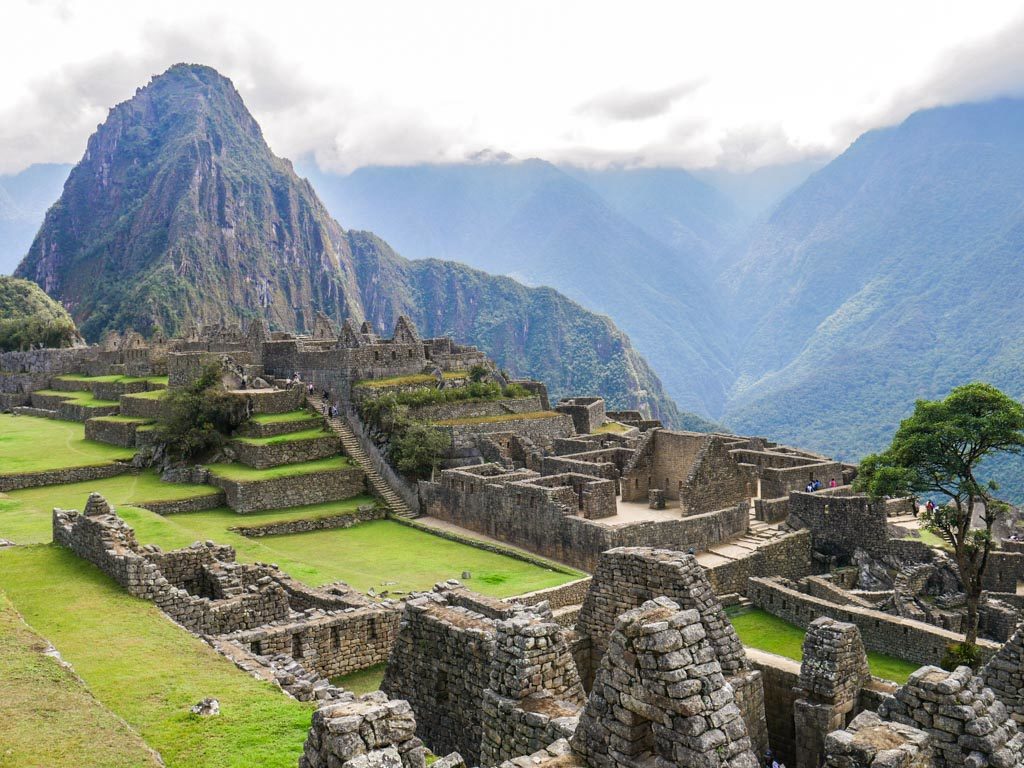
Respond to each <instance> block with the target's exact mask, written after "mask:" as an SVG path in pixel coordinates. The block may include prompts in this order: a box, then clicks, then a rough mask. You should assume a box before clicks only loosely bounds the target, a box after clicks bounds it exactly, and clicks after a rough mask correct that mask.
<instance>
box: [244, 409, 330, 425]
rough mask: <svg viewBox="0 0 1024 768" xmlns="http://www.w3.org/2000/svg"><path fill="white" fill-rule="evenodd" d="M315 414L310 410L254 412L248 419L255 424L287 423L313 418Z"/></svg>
mask: <svg viewBox="0 0 1024 768" xmlns="http://www.w3.org/2000/svg"><path fill="white" fill-rule="evenodd" d="M315 418H317V414H315V413H313V412H312V411H307V410H301V411H287V412H286V413H256V414H253V415H252V416H250V417H249V420H250V421H252V422H255V423H256V424H289V423H291V422H293V421H306V420H307V419H315Z"/></svg>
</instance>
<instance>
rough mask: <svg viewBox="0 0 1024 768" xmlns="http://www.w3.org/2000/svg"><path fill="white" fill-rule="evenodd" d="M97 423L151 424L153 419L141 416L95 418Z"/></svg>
mask: <svg viewBox="0 0 1024 768" xmlns="http://www.w3.org/2000/svg"><path fill="white" fill-rule="evenodd" d="M93 418H94V419H95V420H96V421H109V422H113V423H115V424H150V423H152V421H153V420H152V419H144V418H142V417H141V416H93Z"/></svg>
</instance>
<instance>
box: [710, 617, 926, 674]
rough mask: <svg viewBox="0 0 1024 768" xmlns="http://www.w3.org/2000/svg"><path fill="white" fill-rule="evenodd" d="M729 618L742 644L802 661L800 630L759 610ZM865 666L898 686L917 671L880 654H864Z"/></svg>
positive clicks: (802, 635)
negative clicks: (866, 658) (865, 658)
mask: <svg viewBox="0 0 1024 768" xmlns="http://www.w3.org/2000/svg"><path fill="white" fill-rule="evenodd" d="M730 618H731V620H732V625H733V627H735V628H736V634H737V635H739V637H740V641H742V643H743V644H744V645H749V646H750V647H751V648H758V649H760V650H762V651H768V652H769V653H774V654H777V655H779V656H785V657H786V658H788V659H794V660H795V661H800V660H801V659H802V658H803V642H804V635H805V634H806V633H805V632H804V630H802V629H800V627H796V626H794V625H792V624H790V623H789V622H786V621H783V620H782V619H780V618H778V617H776V616H772V615H771V614H770V613H768V612H766V611H762V610H759V609H753V610H746V611H742V612H740V613H737V614H735V615H733V616H731V617H730ZM868 666H869V667H871V674H873V675H874V676H875V677H881V678H884V679H886V680H892V681H893V682H896V683H900V684H903V683H905V682H907V678H908V677H910V675H911V673H912V672H914V671H915V670H917V668H918V665H917V664H912V663H911V662H908V661H903V660H901V659H896V658H893V657H892V656H886V655H884V654H881V653H868Z"/></svg>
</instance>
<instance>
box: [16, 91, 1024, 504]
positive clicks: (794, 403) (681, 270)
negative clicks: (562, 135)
mask: <svg viewBox="0 0 1024 768" xmlns="http://www.w3.org/2000/svg"><path fill="white" fill-rule="evenodd" d="M299 170H300V172H301V173H303V174H305V175H306V176H307V177H308V178H309V180H310V182H311V184H312V187H311V188H310V189H309V191H308V194H309V195H313V193H312V189H315V190H316V191H317V193H319V196H320V199H322V200H323V202H324V205H325V206H326V210H329V211H330V212H331V213H332V214H333V215H334V216H335V217H336V218H337V219H338V220H340V221H341V222H342V223H343V224H344V225H345V226H346V227H352V228H354V229H372V230H373V231H374V232H376V233H378V234H379V235H380V236H381V237H382V238H384V239H386V240H387V241H388V242H389V243H390V244H391V245H392V246H394V248H395V250H394V251H393V250H391V248H388V247H387V246H386V245H384V243H383V242H382V241H381V240H379V239H378V238H376V237H373V236H370V235H363V234H359V235H358V236H357V235H356V234H355V233H353V232H351V231H348V232H345V231H344V230H341V231H342V232H344V235H343V237H342V239H343V241H344V243H345V245H344V246H342V247H340V249H339V253H341V254H343V255H344V254H349V255H350V256H347V257H346V258H349V257H350V258H351V267H350V269H351V270H352V275H353V276H354V280H355V281H356V283H357V285H358V292H359V302H360V308H361V310H362V311H364V312H365V313H366V314H367V315H369V316H370V317H373V318H374V319H376V320H378V321H379V322H381V323H386V322H387V321H388V320H389V319H390V318H391V317H393V315H394V313H395V312H397V311H406V312H409V313H410V314H412V315H413V316H415V317H416V318H417V320H418V322H420V323H421V324H422V325H423V326H424V327H425V329H426V330H427V331H428V332H441V331H453V332H457V333H458V334H459V335H465V336H466V337H469V338H473V339H476V340H477V341H481V342H483V343H484V346H486V347H487V348H488V349H489V351H491V352H492V353H494V352H495V350H499V349H501V347H502V346H503V344H505V343H506V341H507V339H508V338H509V336H510V335H514V336H515V337H516V341H515V343H514V344H512V347H514V350H510V351H509V352H508V357H509V358H510V359H516V360H517V361H519V362H520V363H522V364H523V365H528V366H534V370H536V366H541V367H543V366H544V361H546V360H548V359H549V358H550V357H552V356H555V357H557V356H558V355H559V350H560V349H561V348H562V347H561V346H560V345H562V344H568V345H570V347H571V348H572V349H573V350H574V351H573V354H574V355H575V356H576V357H575V364H576V366H577V370H579V371H582V373H581V374H580V378H577V379H575V380H574V379H573V376H574V374H573V373H572V372H571V371H570V369H571V368H572V366H571V365H569V364H568V363H566V364H565V365H563V366H562V368H563V371H562V372H561V373H558V374H557V377H558V381H559V382H560V386H561V385H565V386H566V390H565V391H569V389H570V388H571V389H574V391H581V390H582V389H584V388H585V386H583V384H584V383H595V382H598V381H601V382H604V383H607V384H609V385H613V384H614V379H615V377H616V376H619V375H622V371H623V368H622V367H616V366H612V367H611V368H607V367H606V366H605V364H604V363H603V362H602V361H603V360H604V358H605V356H606V355H608V354H613V353H611V352H609V351H607V350H608V348H609V347H608V344H606V343H605V341H602V340H607V341H608V342H609V343H610V344H611V346H615V345H617V344H619V343H620V342H619V341H613V340H617V339H620V338H621V339H622V343H624V344H626V345H627V346H625V347H623V348H622V349H623V350H628V351H622V352H621V353H619V352H617V353H614V354H615V355H619V357H617V358H616V359H624V358H629V359H630V360H632V361H633V362H631V363H629V364H628V365H627V366H626V367H629V366H630V365H635V366H636V370H637V373H635V374H630V376H631V383H630V384H629V387H627V388H632V389H636V388H638V387H639V388H642V387H643V386H647V385H645V384H638V382H640V381H647V382H650V381H652V380H654V381H656V377H653V373H650V371H649V369H647V368H646V363H643V361H642V358H640V356H639V355H636V354H635V353H632V350H629V349H628V342H627V341H625V340H624V338H623V337H621V335H620V336H616V335H615V333H616V332H614V331H611V330H607V329H609V328H612V326H611V325H610V324H607V325H605V326H602V327H603V328H605V330H602V331H600V332H596V331H595V330H594V328H596V327H598V326H601V324H602V323H603V322H606V321H601V320H599V318H597V317H595V316H594V315H591V314H589V313H584V312H583V311H582V309H580V308H579V307H575V305H573V304H571V303H565V304H561V303H559V301H560V300H559V299H558V298H556V297H558V296H559V294H558V293H556V292H555V291H550V290H537V289H529V290H528V289H526V288H524V287H523V286H522V285H520V284H518V283H515V282H512V281H510V280H509V281H503V280H501V279H496V278H491V277H488V276H485V275H481V274H480V273H479V272H474V271H473V269H470V268H476V269H484V270H488V271H491V272H497V273H500V274H504V275H508V276H510V277H513V278H516V279H517V280H519V281H522V282H523V283H525V284H527V285H531V286H541V285H544V286H551V287H552V288H554V289H556V290H557V291H558V292H560V293H564V294H566V295H568V296H569V297H570V298H572V299H574V300H576V301H577V302H579V303H580V304H582V305H583V306H585V307H587V308H588V309H591V310H595V311H597V312H600V313H603V314H607V315H609V316H610V317H611V318H612V320H614V321H615V323H617V324H618V325H620V326H621V327H622V328H623V329H624V330H625V331H626V332H627V333H629V335H630V337H631V338H632V339H633V340H634V342H635V344H636V346H637V349H638V351H639V352H640V353H642V354H643V356H644V357H646V358H647V359H648V360H650V361H651V363H652V366H653V368H654V370H655V371H657V372H658V374H660V375H661V376H662V377H663V379H664V382H665V389H666V390H667V392H668V394H669V395H670V396H671V397H672V398H674V399H675V400H676V401H677V402H679V403H680V404H681V405H682V406H683V407H684V408H686V409H688V410H694V411H697V412H699V413H700V414H702V415H704V416H706V417H710V418H713V419H716V420H720V421H721V422H722V423H723V424H725V425H726V426H728V427H729V428H732V429H734V430H736V431H738V432H743V433H758V434H766V435H769V436H772V437H774V438H777V439H780V440H784V441H788V442H793V443H796V444H799V445H803V446H806V447H808V448H817V449H820V450H823V451H827V452H831V453H833V454H837V455H839V456H841V457H842V458H845V459H850V460H853V459H856V458H858V457H859V456H860V455H862V454H863V453H865V452H867V451H870V450H874V449H876V448H879V447H881V446H882V445H884V444H885V442H886V441H887V440H888V439H889V437H890V436H891V434H892V432H893V430H894V429H895V427H896V425H897V424H898V422H899V419H900V418H902V417H903V416H904V415H906V414H907V413H909V411H910V410H911V408H912V406H913V401H914V399H915V398H918V397H928V398H932V397H940V396H942V395H944V394H945V393H946V392H948V391H949V389H950V388H952V387H953V386H955V385H956V384H959V383H963V382H965V381H970V380H977V379H980V380H987V381H991V382H993V383H995V384H996V385H997V386H999V387H1001V388H1003V389H1005V390H1006V391H1007V392H1009V393H1010V394H1012V395H1014V396H1017V397H1019V398H1020V397H1024V377H1022V375H1021V373H1022V369H1024V341H1022V339H1024V319H1022V317H1024V257H1022V254H1024V101H1019V100H999V101H993V102H989V103H984V104H965V105H958V106H954V107H944V108H939V109H932V110H926V111H922V112H919V113H916V114H914V115H912V116H911V117H910V118H908V119H907V120H906V121H905V122H904V123H902V124H901V125H898V126H893V127H891V128H885V129H880V130H876V131H871V132H868V133H866V134H864V135H863V136H861V137H860V138H859V139H858V140H857V141H856V142H855V143H854V144H853V145H852V146H851V147H850V148H849V149H848V150H847V151H846V152H844V153H843V154H842V155H841V156H839V157H837V158H835V159H834V160H832V161H831V162H828V163H823V161H821V160H816V159H812V160H808V161H806V162H803V163H799V164H794V165H792V166H785V167H779V168H775V169H762V170H760V171H757V172H754V173H751V174H730V173H726V172H722V171H700V172H694V173H688V172H686V171H681V170H672V169H648V170H643V169H638V170H616V169H611V170H604V171H593V170H585V169H580V168H567V167H556V166H554V165H552V164H550V163H547V162H544V161H541V160H516V159H514V158H510V157H508V156H505V155H501V154H500V153H491V154H489V155H488V156H486V157H481V158H477V159H475V160H474V161H472V162H467V163H464V164H449V165H420V166H411V167H395V168H384V167H368V168H362V169H359V170H357V171H355V172H353V173H351V174H348V175H338V174H331V173H326V172H324V171H322V170H321V169H319V168H317V167H316V165H315V164H313V163H311V162H300V163H299ZM243 172H247V171H246V170H245V169H239V170H237V171H235V173H237V174H242V173H243ZM54 175H59V174H56V173H55V172H54ZM289 178H290V177H289ZM6 181H7V180H6V179H0V183H2V186H0V189H4V190H6V191H7V195H6V197H0V206H6V207H4V208H0V210H7V209H8V208H9V207H10V205H11V202H12V201H13V203H14V204H15V205H18V198H17V196H16V195H15V194H13V193H11V192H10V189H9V186H10V185H9V184H8V183H6ZM296 183H297V182H294V181H289V182H288V185H289V188H292V187H293V186H294V185H295V184H296ZM69 185H70V182H69ZM271 186H273V185H271ZM300 187H301V185H300ZM300 187H295V188H296V189H298V188H300ZM303 194H306V193H303ZM272 196H273V195H272ZM4 201H6V203H5V202H4ZM210 204H211V205H213V203H212V202H211V203H210ZM214 207H216V206H214ZM318 210H319V209H318ZM324 216H326V218H328V219H329V218H330V217H329V216H327V215H326V212H325V211H323V212H321V213H317V220H318V221H319V220H320V219H321V218H322V217H324ZM323 226H324V227H325V228H326V229H327V231H330V225H328V224H324V225H323ZM339 229H340V228H339ZM331 237H336V235H331V236H330V237H328V238H327V239H330V238H331ZM2 248H3V241H2V239H0V249H2ZM395 251H397V252H398V253H400V254H402V256H404V257H409V258H412V259H413V260H412V261H406V260H405V259H404V258H402V257H400V256H398V255H397V254H396V253H395ZM2 252H3V251H2V250H0V253H2ZM440 260H445V261H440ZM30 261H31V258H30ZM451 262H461V263H463V264H465V265H466V266H465V267H462V266H459V265H458V264H453V263H451ZM245 263H246V265H248V266H247V268H248V269H249V270H250V271H249V272H247V273H246V274H247V278H246V279H252V278H253V275H252V272H251V270H252V263H253V262H252V261H251V260H249V259H246V260H245ZM44 272H45V270H44ZM484 286H486V287H484ZM482 295H489V296H500V297H502V298H501V301H499V302H498V303H494V302H493V301H491V302H486V303H484V302H480V300H479V297H480V296H482ZM67 301H68V299H67V298H65V302H66V303H67ZM561 301H564V300H561ZM277 303H278V304H280V303H281V302H277ZM136 304H137V302H136ZM453 304H455V305H456V306H453ZM72 309H74V306H73V304H72ZM73 314H74V312H73ZM582 318H586V322H583V320H582ZM76 319H80V318H79V316H78V315H76ZM567 324H568V325H573V330H572V332H571V333H570V332H567V331H566V326H567ZM594 324H597V325H594ZM538 325H539V326H541V327H545V328H547V326H549V325H551V326H552V327H551V328H547V330H546V331H545V339H544V341H543V343H534V344H533V346H530V345H529V344H528V343H527V342H526V341H525V339H527V338H528V337H529V336H530V334H531V333H533V330H534V329H535V328H537V327H538ZM86 327H88V326H86ZM512 327H517V329H518V330H517V332H516V333H515V334H513V333H512V331H511V330H510V328H512ZM555 327H557V329H558V330H555V329H554V328H555ZM594 333H597V336H596V337H594V338H595V341H594V343H595V344H599V345H600V346H601V347H602V349H605V351H603V352H601V353H599V354H597V355H596V356H595V357H594V359H593V360H589V361H586V362H584V361H583V359H582V357H581V353H580V352H579V350H580V349H581V348H583V347H586V346H587V343H588V339H590V338H591V335H592V334H594ZM630 353H632V354H633V356H634V357H630ZM637 361H639V362H637ZM580 366H582V368H580ZM570 382H571V384H572V386H571V387H570V386H569V384H570ZM658 386H660V384H659V385H656V386H655V389H657V387H658ZM655 399H657V397H655ZM691 423H692V422H691ZM1018 464H1020V462H1017V463H1014V462H1009V463H1005V466H1004V467H1003V468H1001V469H1000V475H1001V479H1002V480H1003V482H1004V485H1005V486H1006V487H1007V488H1008V489H1009V491H1010V493H1011V495H1013V496H1014V497H1015V498H1018V499H1022V500H1024V480H1021V479H1020V478H1022V477H1024V474H1021V473H1020V472H1018V471H1017V469H1018V468H1024V465H1022V466H1021V467H1018Z"/></svg>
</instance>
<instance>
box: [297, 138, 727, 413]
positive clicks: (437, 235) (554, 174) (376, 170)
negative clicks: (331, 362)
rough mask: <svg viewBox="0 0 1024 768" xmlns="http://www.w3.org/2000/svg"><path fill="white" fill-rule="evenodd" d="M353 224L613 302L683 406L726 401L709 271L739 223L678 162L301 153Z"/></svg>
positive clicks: (414, 250)
mask: <svg viewBox="0 0 1024 768" xmlns="http://www.w3.org/2000/svg"><path fill="white" fill-rule="evenodd" d="M300 167H302V169H303V172H304V173H308V174H309V175H310V177H311V178H312V179H313V180H314V184H315V185H316V187H317V189H318V190H319V191H320V193H321V195H322V197H323V200H324V202H325V204H326V205H327V207H328V209H329V210H331V211H332V212H333V213H334V214H335V215H336V216H338V217H339V218H340V220H341V221H343V222H345V223H346V224H348V225H352V226H358V227H363V228H367V229H373V230H374V231H375V232H379V233H380V234H381V235H382V236H383V237H385V238H386V239H387V240H388V241H389V242H391V243H392V244H393V245H395V247H396V248H398V250H399V251H401V252H402V254H403V255H405V256H409V257H411V258H414V259H429V258H443V259H451V260H454V261H459V262H463V263H465V264H468V265H470V266H473V267H476V268H478V269H483V270H486V271H488V272H496V273H499V274H504V275H508V276H510V277H513V278H515V279H517V280H520V281H521V282H525V283H526V284H528V285H546V286H551V287H553V288H555V289H556V290H558V291H559V292H560V293H563V294H565V295H566V296H568V297H569V298H571V299H573V300H575V301H577V302H579V303H580V304H582V305H583V306H585V307H587V308H588V309H592V310H594V311H597V312H600V313H602V314H606V315H608V316H610V317H611V318H612V319H613V320H614V321H615V323H616V324H617V325H619V326H620V327H621V328H622V329H623V330H624V331H626V333H628V334H629V336H630V338H631V339H632V340H633V342H634V343H635V344H636V346H637V349H638V350H639V351H640V352H641V353H642V354H643V355H644V357H645V358H647V359H648V360H650V362H651V364H652V365H653V366H654V368H655V369H656V370H657V371H658V372H659V374H660V375H661V376H662V378H663V380H664V382H665V385H666V389H667V390H668V392H669V394H670V395H671V396H672V397H673V399H675V400H676V401H677V402H679V403H680V404H681V405H682V406H683V407H684V408H687V409H689V410H694V411H697V412H701V413H713V412H716V411H720V410H721V409H722V407H723V406H724V403H725V394H726V390H725V388H726V386H727V385H728V383H729V382H730V381H731V379H732V365H733V360H732V352H731V348H730V347H729V345H728V344H727V343H725V342H726V339H725V336H724V334H723V332H722V329H723V328H724V327H725V325H726V323H725V319H724V318H723V316H722V313H721V311H720V302H719V301H718V300H717V298H716V296H715V287H714V285H713V284H712V282H711V279H710V274H711V268H712V264H713V261H714V257H715V254H716V253H718V252H719V250H721V248H722V244H723V242H725V241H727V240H730V239H731V238H734V237H735V236H736V233H735V227H734V224H735V221H734V211H733V208H732V206H731V204H730V203H729V202H728V201H726V200H725V199H724V198H723V197H721V196H720V195H718V194H717V193H716V192H715V191H714V190H712V189H711V188H710V187H708V186H707V185H705V184H703V183H702V182H700V181H697V180H696V179H695V178H693V177H692V176H691V175H689V174H687V173H686V172H685V171H681V170H672V169H659V170H637V171H626V170H622V171H602V172H591V171H583V170H580V169H562V168H558V167H555V166H554V165H552V164H550V163H547V162H545V161H542V160H536V159H533V160H524V161H516V160H512V159H508V158H498V159H497V160H495V159H493V158H488V159H487V161H485V162H467V163H455V164H443V165H417V166H406V167H366V168H360V169H358V170H356V171H354V172H353V173H351V174H348V175H338V174H330V173H324V172H322V171H320V170H319V169H318V168H317V167H316V166H315V164H312V163H309V164H307V165H302V166H300Z"/></svg>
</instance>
